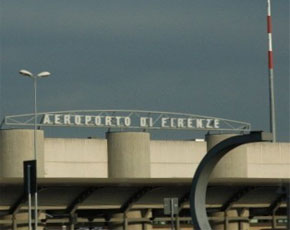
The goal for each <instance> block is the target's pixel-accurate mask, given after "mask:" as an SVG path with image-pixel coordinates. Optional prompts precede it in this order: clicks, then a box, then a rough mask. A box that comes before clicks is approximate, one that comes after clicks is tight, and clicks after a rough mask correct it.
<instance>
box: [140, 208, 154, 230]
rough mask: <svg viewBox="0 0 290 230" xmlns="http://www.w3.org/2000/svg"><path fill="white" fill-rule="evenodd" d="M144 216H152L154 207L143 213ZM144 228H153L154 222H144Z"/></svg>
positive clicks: (143, 229)
mask: <svg viewBox="0 0 290 230" xmlns="http://www.w3.org/2000/svg"><path fill="white" fill-rule="evenodd" d="M143 217H144V218H151V217H152V209H148V210H146V212H145V214H144V215H143ZM142 230H152V223H143V228H142Z"/></svg>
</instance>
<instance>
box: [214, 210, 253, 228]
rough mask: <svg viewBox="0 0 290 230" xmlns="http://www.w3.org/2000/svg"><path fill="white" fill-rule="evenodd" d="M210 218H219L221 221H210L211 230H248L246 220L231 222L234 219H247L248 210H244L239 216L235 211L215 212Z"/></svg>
mask: <svg viewBox="0 0 290 230" xmlns="http://www.w3.org/2000/svg"><path fill="white" fill-rule="evenodd" d="M211 216H212V217H220V218H221V220H213V221H211V226H212V229H213V230H250V224H249V221H248V220H245V221H242V220H231V218H234V217H249V210H244V211H243V212H242V213H241V214H239V213H238V211H237V210H229V211H227V212H215V213H213V214H212V215H211ZM222 219H224V220H222Z"/></svg>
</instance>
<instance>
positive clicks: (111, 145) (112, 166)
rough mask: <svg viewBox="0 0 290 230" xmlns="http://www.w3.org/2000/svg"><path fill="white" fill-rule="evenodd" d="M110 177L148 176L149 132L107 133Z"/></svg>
mask: <svg viewBox="0 0 290 230" xmlns="http://www.w3.org/2000/svg"><path fill="white" fill-rule="evenodd" d="M107 143H108V174H109V177H110V178H149V177H150V134H149V133H145V132H112V133H107Z"/></svg>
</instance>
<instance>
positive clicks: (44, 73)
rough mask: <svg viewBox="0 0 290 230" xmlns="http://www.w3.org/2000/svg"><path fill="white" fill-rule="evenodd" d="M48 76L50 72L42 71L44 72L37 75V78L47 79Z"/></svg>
mask: <svg viewBox="0 0 290 230" xmlns="http://www.w3.org/2000/svg"><path fill="white" fill-rule="evenodd" d="M50 75H51V73H50V72H47V71H44V72H41V73H39V74H37V77H48V76H50Z"/></svg>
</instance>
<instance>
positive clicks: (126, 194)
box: [0, 111, 290, 230]
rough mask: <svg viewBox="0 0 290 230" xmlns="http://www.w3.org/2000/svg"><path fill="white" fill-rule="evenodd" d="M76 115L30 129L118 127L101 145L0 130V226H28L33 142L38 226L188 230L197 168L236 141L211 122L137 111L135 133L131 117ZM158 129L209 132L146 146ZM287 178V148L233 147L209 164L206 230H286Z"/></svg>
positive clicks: (51, 117)
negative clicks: (26, 185) (171, 209)
mask: <svg viewBox="0 0 290 230" xmlns="http://www.w3.org/2000/svg"><path fill="white" fill-rule="evenodd" d="M119 113H120V111H119ZM126 113H128V112H127V111H126ZM76 114H79V113H70V114H69V113H60V112H59V113H49V114H39V117H38V118H37V125H38V126H39V127H40V128H41V127H42V126H48V125H51V126H53V125H55V126H72V125H79V126H102V127H108V128H110V127H111V128H112V127H115V128H116V127H118V125H119V126H122V129H120V130H117V131H116V130H114V131H113V130H111V129H109V130H108V132H107V133H106V137H105V138H103V139H101V138H91V137H88V138H65V137H63V138H52V137H49V138H48V137H46V136H45V130H42V129H38V130H37V131H35V130H33V129H30V128H25V127H24V128H23V127H22V128H7V127H5V129H4V128H3V129H1V130H0V215H1V216H0V229H3V230H4V229H13V230H16V229H28V226H27V209H28V203H27V197H26V195H25V193H24V192H23V162H24V161H27V160H31V159H33V157H34V140H36V150H37V174H38V212H37V214H38V218H39V220H38V221H39V222H38V223H39V229H55V230H57V229H60V230H64V229H112V230H117V229H118V230H119V229H120V230H121V229H124V230H139V229H140V230H141V229H142V230H149V229H176V230H179V229H193V227H192V222H191V215H190V205H189V194H190V189H191V183H192V178H193V175H194V173H195V171H196V169H197V167H198V165H199V163H200V161H201V160H202V159H203V157H204V156H205V155H206V153H207V152H208V151H209V150H210V149H211V148H212V147H214V146H215V145H216V144H217V143H220V142H221V141H222V140H225V139H227V138H229V137H231V136H234V135H241V134H242V132H241V130H240V129H238V128H237V129H233V130H232V132H231V131H230V130H228V129H226V128H225V127H224V126H223V125H224V124H230V122H231V121H226V120H223V119H218V118H208V117H193V116H189V115H187V116H180V114H179V115H178V114H162V115H160V113H158V114H157V113H156V114H155V115H154V114H153V113H152V112H151V113H150V115H146V116H142V114H141V112H138V116H136V117H138V125H139V126H140V129H139V130H136V126H137V125H135V120H136V118H132V116H133V115H136V114H137V112H136V111H135V112H129V113H128V114H129V115H126V116H125V115H124V114H122V115H120V116H119V115H118V116H117V115H116V111H113V112H112V111H109V112H108V111H107V113H104V112H100V111H98V113H97V114H96V113H95V114H94V115H92V114H91V113H90V114H89V115H83V114H82V115H76ZM87 114H88V113H87ZM104 114H105V115H104ZM112 114H113V115H112ZM140 114H141V115H140ZM152 114H153V115H152ZM175 115H177V116H175ZM128 117H129V118H130V119H128ZM150 118H152V119H150ZM13 119H14V121H15V117H14V118H13ZM9 121H10V122H11V121H12V117H10V120H9V119H6V121H5V122H6V124H7V125H9ZM16 123H17V122H16ZM18 123H19V125H25V122H23V121H22V122H19V121H18ZM28 123H29V122H28ZM30 125H31V124H30ZM157 126H158V127H159V128H167V129H171V128H176V129H179V128H180V129H190V128H193V129H199V130H201V129H205V130H210V131H211V130H212V131H218V132H210V133H208V134H207V135H205V136H204V137H201V139H192V140H152V139H151V138H150V133H149V132H148V130H149V129H154V128H157ZM230 126H231V127H233V124H230ZM131 127H133V128H135V130H130V128H131ZM238 127H240V126H238ZM248 128H249V127H246V128H245V126H243V127H242V129H243V130H244V132H248V131H249V130H248ZM35 133H36V138H35V139H34V135H35ZM289 179H290V143H280V142H275V143H273V142H257V143H251V144H245V145H242V146H239V147H237V148H235V149H233V150H232V151H230V152H229V153H228V154H227V156H225V157H224V158H223V159H222V160H221V161H220V162H219V163H218V164H217V166H216V168H215V169H214V172H213V174H212V176H211V181H210V183H209V186H208V189H207V200H206V207H207V214H208V217H209V220H210V223H211V226H212V229H214V230H220V229H225V230H252V229H255V230H256V229H257V230H258V229H260V230H262V229H286V224H287V223H286V222H287V202H286V200H287V199H286V197H287V188H288V186H287V184H288V182H289ZM165 198H170V199H173V198H175V199H177V200H178V204H177V207H176V210H177V211H176V212H175V213H174V216H170V215H168V214H166V212H165V209H164V208H165V206H166V203H165V200H164V199H165ZM171 220H173V226H172V225H171Z"/></svg>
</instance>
